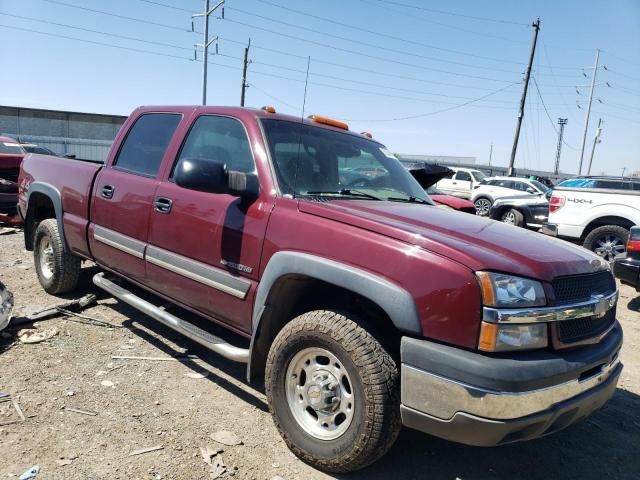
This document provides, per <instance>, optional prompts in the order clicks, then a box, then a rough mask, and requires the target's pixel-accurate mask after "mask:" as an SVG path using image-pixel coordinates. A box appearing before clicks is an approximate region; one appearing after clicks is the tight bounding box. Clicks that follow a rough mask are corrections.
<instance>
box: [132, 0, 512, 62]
mask: <svg viewBox="0 0 640 480" xmlns="http://www.w3.org/2000/svg"><path fill="white" fill-rule="evenodd" d="M143 1H146V0H143ZM255 1H256V2H260V3H263V4H266V5H271V6H273V7H276V8H280V9H282V10H285V11H288V12H293V13H296V14H298V15H304V16H306V17H310V18H315V19H317V20H321V21H323V22H329V23H331V24H332V25H340V26H342V27H345V28H351V29H353V30H356V31H359V32H364V33H369V34H371V35H376V36H379V37H383V38H388V39H391V40H397V41H399V42H404V43H409V44H412V45H417V46H420V47H425V48H431V49H434V50H439V51H442V52H447V53H455V54H458V55H465V56H469V57H474V58H482V59H484V60H491V61H494V62H502V63H510V64H514V65H519V66H523V64H522V62H519V61H516V60H505V59H502V58H495V57H487V56H483V55H478V54H476V53H471V52H464V51H461V50H453V49H450V48H445V47H440V46H437V45H430V44H427V43H422V42H416V41H414V40H410V39H408V38H403V37H399V36H396V35H389V34H387V33H382V32H379V31H376V30H369V29H367V28H362V27H358V26H356V25H351V24H348V23H344V22H340V21H338V20H334V19H331V18H327V17H322V16H320V15H314V14H312V13H308V12H303V11H301V10H296V9H294V8H290V7H285V6H284V5H279V4H277V3H274V2H271V1H269V0H255ZM305 29H306V28H305Z"/></svg>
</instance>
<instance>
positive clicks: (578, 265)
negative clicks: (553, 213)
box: [299, 200, 608, 281]
mask: <svg viewBox="0 0 640 480" xmlns="http://www.w3.org/2000/svg"><path fill="white" fill-rule="evenodd" d="M299 209H300V211H301V212H303V213H306V214H309V215H315V216H318V217H323V218H326V219H330V220H333V221H336V222H340V223H343V224H346V225H351V226H354V227H358V228H362V229H366V230H369V231H372V232H376V233H379V234H381V235H385V236H387V237H390V238H394V239H397V240H400V241H403V242H405V243H407V244H411V245H417V246H419V247H421V248H423V249H425V250H428V251H430V252H433V253H435V254H438V255H442V256H444V257H447V258H450V259H451V260H454V261H456V262H458V263H460V264H463V265H465V266H467V267H468V268H470V269H471V270H473V271H478V270H492V271H499V272H507V273H512V274H515V275H521V276H525V277H531V278H536V279H539V280H544V281H551V280H552V279H553V278H555V277H558V276H562V275H575V274H581V273H591V272H594V271H597V270H602V269H605V268H608V266H607V264H606V262H605V261H604V260H602V259H600V257H598V256H596V255H595V254H593V253H591V252H589V251H588V250H585V249H583V248H582V247H578V246H576V245H573V244H570V243H568V242H565V241H562V240H558V239H555V238H552V237H548V236H546V235H541V234H539V233H535V232H530V231H527V230H525V229H523V228H518V227H513V226H510V225H505V224H503V223H501V222H497V221H494V220H491V219H488V218H485V217H478V216H475V215H469V214H468V213H461V212H456V211H451V210H443V209H440V208H434V207H433V206H430V205H423V204H417V203H397V202H386V201H367V200H332V201H329V202H322V203H320V202H314V201H307V200H300V201H299Z"/></svg>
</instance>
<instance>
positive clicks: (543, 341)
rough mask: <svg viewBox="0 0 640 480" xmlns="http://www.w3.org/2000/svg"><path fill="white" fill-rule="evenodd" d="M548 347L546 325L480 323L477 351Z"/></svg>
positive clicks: (505, 350) (506, 350)
mask: <svg viewBox="0 0 640 480" xmlns="http://www.w3.org/2000/svg"><path fill="white" fill-rule="evenodd" d="M547 345H549V338H548V334H547V324H546V323H534V324H504V325H501V324H497V323H488V322H482V323H481V326H480V339H479V340H478V349H480V350H482V351H484V352H508V351H512V350H529V349H533V348H544V347H546V346H547Z"/></svg>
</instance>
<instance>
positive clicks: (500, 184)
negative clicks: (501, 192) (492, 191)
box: [494, 180, 514, 189]
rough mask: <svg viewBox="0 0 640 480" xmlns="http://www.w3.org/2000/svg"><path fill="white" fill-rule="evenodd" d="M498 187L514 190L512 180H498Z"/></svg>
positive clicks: (496, 184)
mask: <svg viewBox="0 0 640 480" xmlns="http://www.w3.org/2000/svg"><path fill="white" fill-rule="evenodd" d="M494 185H495V186H496V187H502V188H511V189H513V188H514V187H513V182H512V181H511V180H496V182H495V184H494Z"/></svg>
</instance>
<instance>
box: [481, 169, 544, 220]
mask: <svg viewBox="0 0 640 480" xmlns="http://www.w3.org/2000/svg"><path fill="white" fill-rule="evenodd" d="M547 190H549V187H547V186H546V185H544V184H542V183H540V182H538V181H536V180H528V179H526V178H516V177H491V178H489V179H487V180H485V181H484V182H482V183H481V184H480V185H478V186H476V187H475V188H474V190H473V194H472V195H471V201H472V202H473V204H474V205H475V206H476V214H477V215H482V216H485V215H488V214H489V210H490V209H491V205H493V202H494V201H495V200H496V199H498V198H503V197H514V196H517V195H538V194H541V193H546V191H547Z"/></svg>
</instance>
